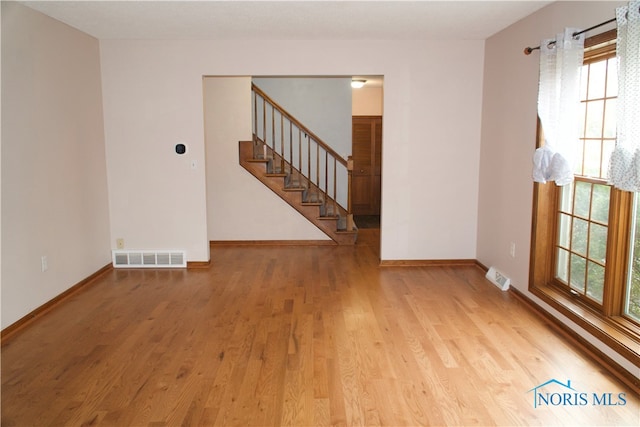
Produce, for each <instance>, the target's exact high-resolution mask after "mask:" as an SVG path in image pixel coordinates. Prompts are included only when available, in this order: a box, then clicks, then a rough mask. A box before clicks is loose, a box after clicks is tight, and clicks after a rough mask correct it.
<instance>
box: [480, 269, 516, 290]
mask: <svg viewBox="0 0 640 427" xmlns="http://www.w3.org/2000/svg"><path fill="white" fill-rule="evenodd" d="M486 278H487V279H489V281H490V282H491V283H493V284H494V285H496V286H497V287H499V288H500V289H501V290H503V291H506V290H508V289H509V286H510V285H511V279H509V278H508V277H507V276H505V275H504V274H502V273H500V272H499V271H498V270H496V268H495V267H491V268H490V269H489V271H487V275H486Z"/></svg>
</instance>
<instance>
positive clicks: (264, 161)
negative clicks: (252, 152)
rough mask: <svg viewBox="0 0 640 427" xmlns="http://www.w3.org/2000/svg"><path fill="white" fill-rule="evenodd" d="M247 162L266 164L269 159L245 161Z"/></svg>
mask: <svg viewBox="0 0 640 427" xmlns="http://www.w3.org/2000/svg"><path fill="white" fill-rule="evenodd" d="M246 161H247V162H251V163H268V162H269V159H253V158H251V159H246Z"/></svg>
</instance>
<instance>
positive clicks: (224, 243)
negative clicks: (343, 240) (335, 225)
mask: <svg viewBox="0 0 640 427" xmlns="http://www.w3.org/2000/svg"><path fill="white" fill-rule="evenodd" d="M336 245H337V243H336V242H334V241H333V240H211V241H210V242H209V246H210V247H214V246H336Z"/></svg>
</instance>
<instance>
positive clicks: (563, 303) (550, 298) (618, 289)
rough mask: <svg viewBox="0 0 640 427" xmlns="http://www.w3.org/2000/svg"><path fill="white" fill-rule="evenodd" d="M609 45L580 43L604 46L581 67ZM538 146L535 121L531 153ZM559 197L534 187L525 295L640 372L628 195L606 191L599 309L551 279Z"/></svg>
mask: <svg viewBox="0 0 640 427" xmlns="http://www.w3.org/2000/svg"><path fill="white" fill-rule="evenodd" d="M615 40H616V30H611V31H607V32H605V33H602V34H599V35H596V36H594V37H590V38H588V39H586V40H585V48H590V47H593V46H598V45H602V44H603V43H608V45H605V46H603V47H602V48H600V47H598V48H595V49H593V50H591V51H590V52H589V54H588V57H587V59H586V60H585V63H586V62H593V61H594V59H596V58H598V57H602V56H606V55H610V51H611V45H612V44H613V45H614V46H615ZM585 56H587V55H585ZM543 141H544V138H543V133H542V127H541V124H540V120H538V126H537V144H536V145H537V147H540V146H541V144H542V143H543ZM559 195H560V187H558V186H557V185H555V184H554V183H546V184H541V183H537V182H536V183H534V190H533V220H532V236H531V237H532V238H531V258H530V270H529V276H530V277H529V292H531V293H532V294H533V295H535V296H537V297H538V298H540V299H541V300H542V301H544V302H545V303H547V304H549V305H550V306H551V307H553V308H554V309H555V310H557V311H558V312H560V313H561V314H562V315H564V316H566V317H567V318H569V319H570V320H571V321H573V322H574V323H576V324H578V325H579V326H580V327H582V328H583V329H585V330H586V331H588V332H589V333H591V334H592V335H593V336H595V337H596V338H598V339H600V340H601V341H602V342H604V343H605V344H607V345H608V346H610V347H611V348H612V349H614V350H615V351H616V352H617V353H619V354H620V355H622V356H623V357H625V358H626V359H628V360H629V361H631V362H632V363H633V364H635V365H636V366H640V325H638V324H637V323H636V322H635V321H633V320H631V319H629V318H627V317H625V316H624V297H625V288H626V283H627V281H626V276H627V270H628V268H629V266H628V260H629V254H630V252H629V251H630V246H631V239H630V232H631V224H632V213H633V210H632V208H633V206H632V205H633V201H634V194H633V193H631V192H627V191H622V190H619V189H616V188H611V196H610V206H609V218H610V219H611V218H614V219H615V221H611V220H610V221H609V230H608V235H607V256H606V270H605V290H604V294H603V302H602V306H601V307H599V306H597V305H596V304H590V303H589V302H588V301H586V298H584V297H582V296H576V295H574V294H572V293H571V292H570V291H569V289H568V288H569V287H567V286H566V285H565V284H562V283H561V282H560V281H558V280H557V279H556V278H555V256H556V254H555V252H556V246H555V243H556V242H555V237H556V236H557V233H558V223H559V221H558V219H557V212H558V207H559V206H558V205H559Z"/></svg>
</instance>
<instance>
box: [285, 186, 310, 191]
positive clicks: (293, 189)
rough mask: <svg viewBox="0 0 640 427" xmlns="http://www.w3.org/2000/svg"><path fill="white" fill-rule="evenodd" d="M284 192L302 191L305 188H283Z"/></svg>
mask: <svg viewBox="0 0 640 427" xmlns="http://www.w3.org/2000/svg"><path fill="white" fill-rule="evenodd" d="M283 190H284V191H304V190H306V188H304V187H284V188H283Z"/></svg>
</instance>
